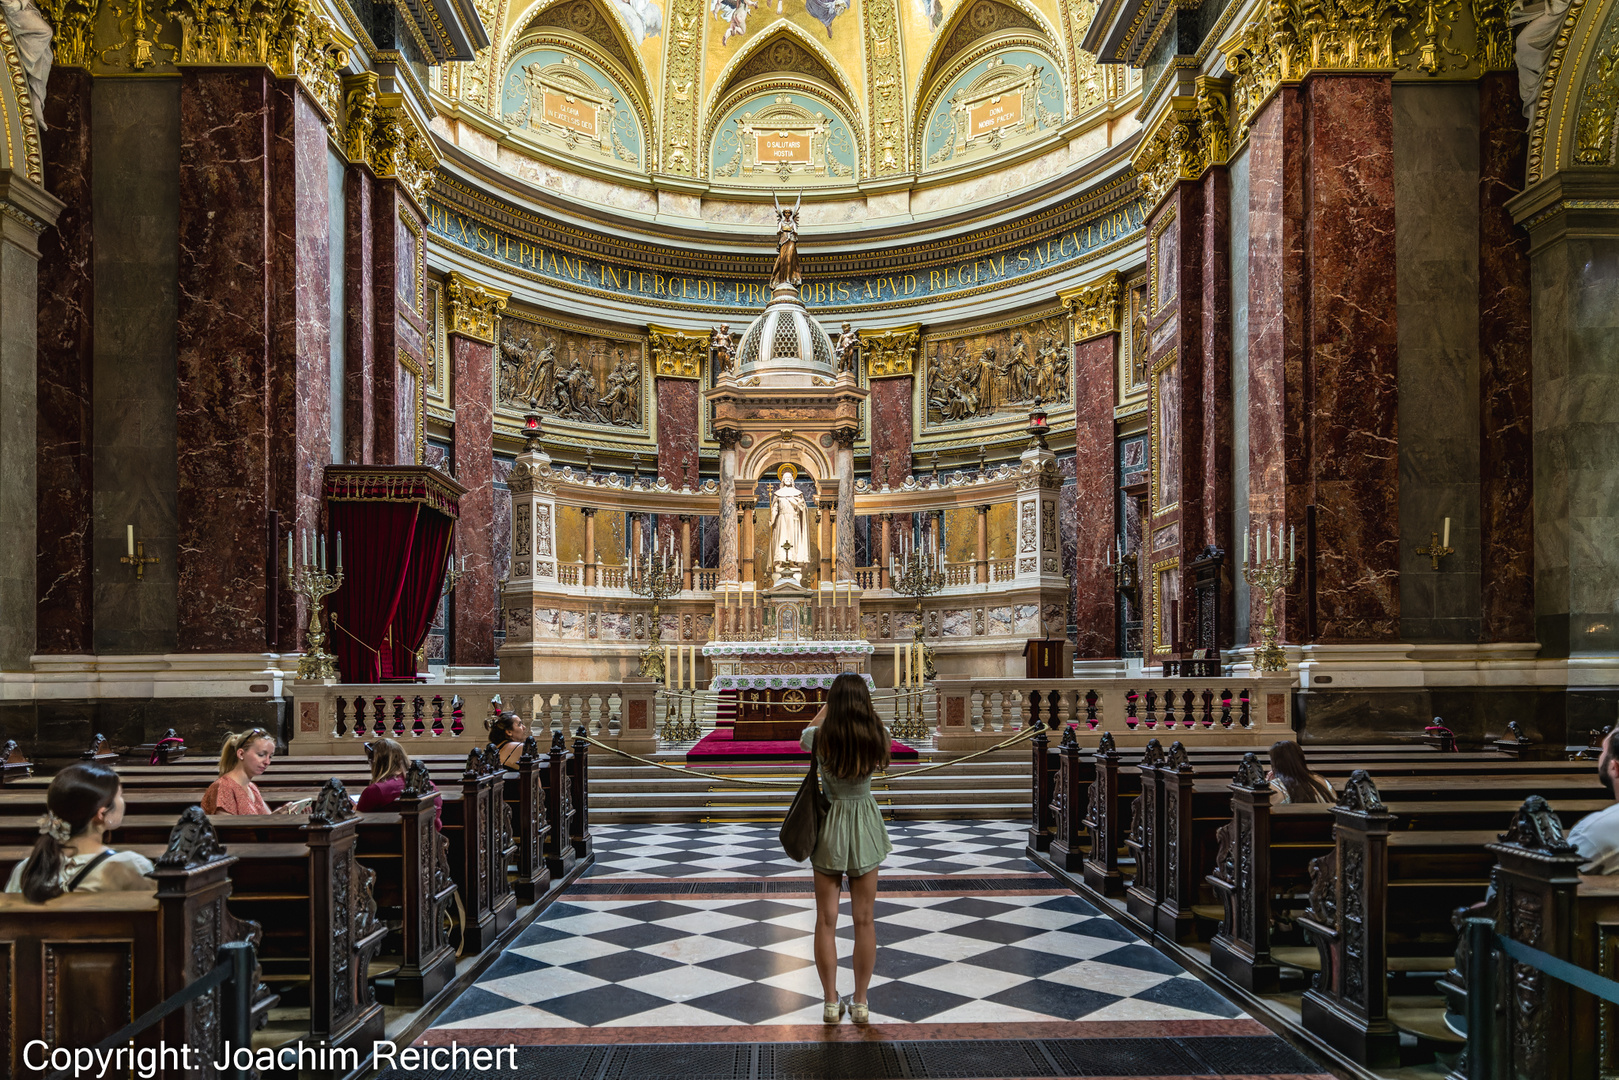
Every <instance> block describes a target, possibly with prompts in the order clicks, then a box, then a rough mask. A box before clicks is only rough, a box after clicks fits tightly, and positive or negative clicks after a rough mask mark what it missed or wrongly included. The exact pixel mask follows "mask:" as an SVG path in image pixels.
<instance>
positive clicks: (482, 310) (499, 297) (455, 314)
mask: <svg viewBox="0 0 1619 1080" xmlns="http://www.w3.org/2000/svg"><path fill="white" fill-rule="evenodd" d="M511 296H512V294H511V293H509V292H504V291H502V290H500V289H494V288H490V287H489V286H487V285H480V284H479V283H478V282H476V281H473V280H472V279H471V278H469V277H466V276H465V275H463V274H458V273H455V272H454V271H452V272H451V273H449V274H448V275H446V276H445V279H444V299H445V301H446V302H447V303H448V305H449V316H450V324H449V326H448V328H447V329H448V331H449V332H450V333H452V334H459V335H461V336H462V337H464V338H470V339H472V340H473V341H482V342H484V343H485V344H488V345H493V344H494V343H495V334H496V331H497V330H499V328H500V315H501V312H503V311H505V310H506V301H508V300H510V299H511Z"/></svg>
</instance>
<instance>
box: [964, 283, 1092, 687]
mask: <svg viewBox="0 0 1619 1080" xmlns="http://www.w3.org/2000/svg"><path fill="white" fill-rule="evenodd" d="M1116 306H1117V305H1116V302H1115V307H1116ZM1118 338H1119V335H1118V330H1117V323H1116V321H1115V323H1114V329H1113V330H1111V331H1107V332H1104V333H1101V334H1098V335H1096V336H1094V337H1089V338H1086V339H1085V340H1084V341H1081V342H1079V343H1078V344H1077V345H1075V346H1074V480H1075V483H1076V484H1077V485H1078V490H1077V491H1076V492H1075V493H1074V508H1075V510H1076V511H1077V513H1076V515H1075V517H1076V520H1075V522H1074V526H1075V531H1074V549H1075V552H1076V559H1075V565H1074V588H1075V605H1074V623H1075V625H1076V626H1077V627H1078V628H1079V634H1078V640H1077V641H1076V642H1075V643H1074V656H1075V658H1076V659H1105V658H1113V657H1117V656H1118V655H1119V642H1118V630H1117V626H1118V611H1117V607H1116V604H1117V598H1118V594H1117V592H1116V591H1115V590H1114V587H1113V571H1112V570H1111V569H1110V568H1109V566H1108V552H1110V551H1112V550H1113V549H1114V546H1115V537H1116V536H1117V534H1118V523H1117V521H1116V520H1115V519H1116V517H1117V510H1116V504H1117V500H1115V499H1114V497H1113V489H1114V484H1115V480H1114V475H1113V472H1114V470H1113V458H1114V448H1113V443H1114V439H1113V426H1114V425H1113V383H1114V370H1115V369H1116V368H1117V366H1118V363H1117V360H1116V350H1117V347H1118ZM988 510H989V507H987V506H981V507H979V513H978V537H979V539H978V557H979V560H980V562H979V567H980V569H979V572H978V575H979V580H980V581H986V582H987V581H988V580H989V561H988V560H989V538H988V518H989V515H988Z"/></svg>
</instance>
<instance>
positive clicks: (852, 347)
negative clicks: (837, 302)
mask: <svg viewBox="0 0 1619 1080" xmlns="http://www.w3.org/2000/svg"><path fill="white" fill-rule="evenodd" d="M832 355H833V356H835V357H837V361H838V374H840V375H841V374H842V373H844V372H845V371H847V372H851V373H852V372H853V371H854V366H855V362H856V361H857V360H859V358H860V331H858V330H851V329H849V324H848V323H844V324H843V333H841V334H839V335H838V343H837V344H836V345H834V346H832Z"/></svg>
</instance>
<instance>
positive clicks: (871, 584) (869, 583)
mask: <svg viewBox="0 0 1619 1080" xmlns="http://www.w3.org/2000/svg"><path fill="white" fill-rule="evenodd" d="M879 578H880V575H879V574H878V573H877V568H876V567H875V566H857V567H855V569H854V583H855V584H856V585H858V586H860V588H862V589H875V588H877V582H878V580H879Z"/></svg>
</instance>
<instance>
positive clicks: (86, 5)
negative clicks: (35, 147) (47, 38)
mask: <svg viewBox="0 0 1619 1080" xmlns="http://www.w3.org/2000/svg"><path fill="white" fill-rule="evenodd" d="M100 3H101V0H40V4H39V9H40V12H41V13H42V14H43V15H44V16H45V19H46V21H47V22H49V23H50V24H51V28H52V29H53V30H55V31H56V36H55V37H54V38H52V39H51V49H52V51H53V52H54V53H55V62H56V64H57V65H58V66H59V67H76V68H88V67H89V66H90V58H91V56H92V55H93V54H94V48H93V38H94V29H93V28H92V26H91V23H92V22H93V21H94V20H95V17H96V9H97V8H98V7H99V6H100ZM40 107H41V108H43V107H44V105H43V103H41V106H40Z"/></svg>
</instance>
